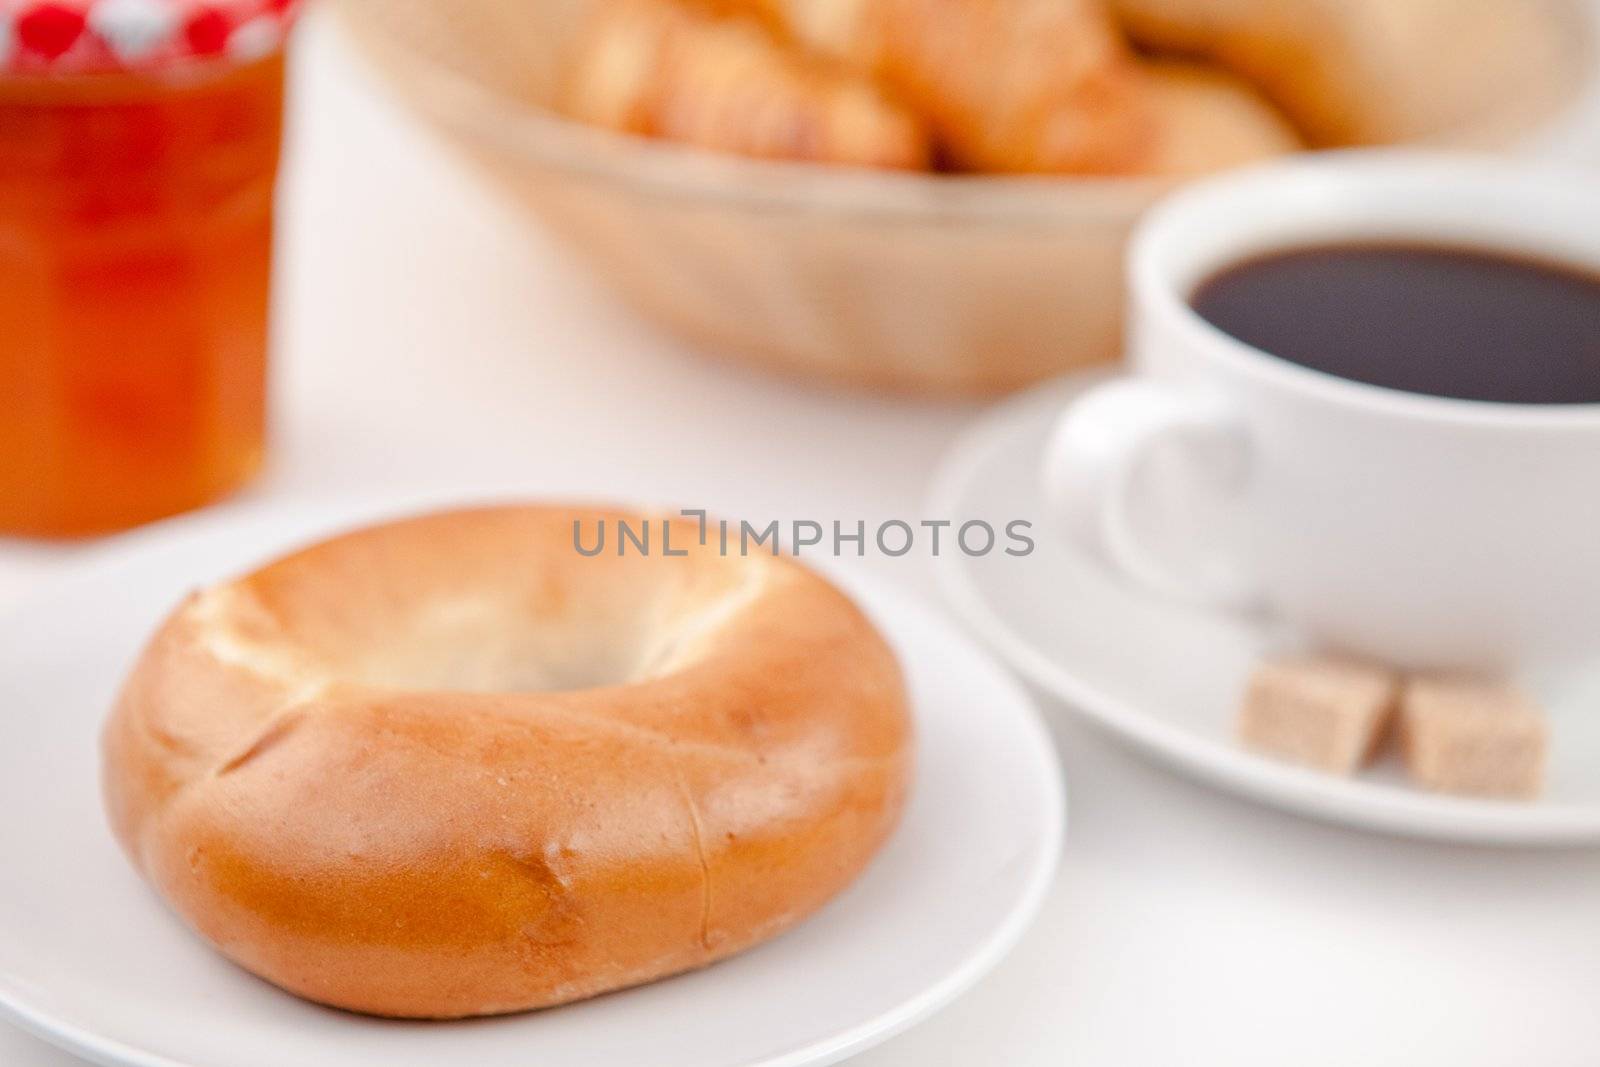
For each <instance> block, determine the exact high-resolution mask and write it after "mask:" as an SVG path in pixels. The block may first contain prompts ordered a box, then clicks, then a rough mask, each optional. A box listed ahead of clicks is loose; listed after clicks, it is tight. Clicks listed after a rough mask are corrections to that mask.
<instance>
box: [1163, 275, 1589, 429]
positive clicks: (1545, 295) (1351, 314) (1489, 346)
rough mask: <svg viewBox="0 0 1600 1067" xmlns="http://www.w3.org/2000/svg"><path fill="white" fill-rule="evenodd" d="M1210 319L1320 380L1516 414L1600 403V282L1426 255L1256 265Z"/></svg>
mask: <svg viewBox="0 0 1600 1067" xmlns="http://www.w3.org/2000/svg"><path fill="white" fill-rule="evenodd" d="M1191 302H1192V303H1193V305H1194V309H1195V310H1196V311H1198V312H1199V313H1200V315H1201V316H1202V317H1204V318H1205V319H1206V321H1208V322H1210V323H1211V324H1212V325H1214V326H1216V327H1218V328H1219V329H1221V330H1223V331H1225V332H1227V333H1230V334H1232V335H1233V336H1234V337H1237V338H1239V339H1240V340H1241V341H1245V342H1247V343H1249V344H1251V345H1254V346H1255V347H1256V348H1259V349H1261V350H1263V351H1265V352H1270V353H1271V354H1273V355H1275V356H1278V357H1279V358H1281V359H1286V360H1290V361H1291V362H1294V363H1299V364H1301V365H1302V366H1306V367H1310V368H1312V369H1313V370H1319V371H1325V372H1327V373H1328V374H1335V375H1338V376H1339V377H1341V378H1351V379H1354V380H1355V381H1358V382H1367V383H1370V384H1372V385H1382V386H1387V387H1388V388H1390V389H1403V390H1405V391H1407V392H1411V393H1427V394H1430V395H1433V396H1448V397H1459V398H1461V399H1465V400H1494V401H1499V402H1501V403H1507V404H1589V403H1597V402H1600V272H1595V271H1587V270H1583V269H1581V268H1578V267H1572V266H1565V265H1562V264H1558V263H1546V262H1543V261H1539V260H1535V259H1524V258H1521V257H1517V256H1511V255H1505V254H1502V253H1499V252H1488V251H1483V250H1479V249H1472V248H1455V247H1449V246H1442V245H1441V246H1435V245H1423V244H1334V245H1323V246H1308V247H1300V248H1295V249H1292V250H1287V251H1282V252H1272V253H1268V254H1266V255H1261V256H1257V257H1255V258H1253V259H1247V260H1244V261H1243V262H1240V263H1236V264H1234V265H1232V266H1230V267H1226V268H1224V269H1223V270H1221V271H1218V272H1217V273H1216V274H1214V275H1212V276H1211V277H1210V278H1208V279H1206V280H1205V281H1204V282H1203V283H1201V285H1200V286H1199V287H1198V288H1197V289H1196V290H1195V293H1194V297H1193V299H1192V301H1191Z"/></svg>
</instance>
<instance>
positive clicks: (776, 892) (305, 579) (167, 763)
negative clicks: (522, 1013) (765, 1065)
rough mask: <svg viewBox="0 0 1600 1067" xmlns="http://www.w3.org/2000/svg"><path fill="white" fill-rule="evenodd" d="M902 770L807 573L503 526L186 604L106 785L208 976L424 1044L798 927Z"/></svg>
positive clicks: (127, 701)
mask: <svg viewBox="0 0 1600 1067" xmlns="http://www.w3.org/2000/svg"><path fill="white" fill-rule="evenodd" d="M619 522H620V523H627V524H628V526H629V529H630V530H631V531H632V532H633V533H634V534H635V535H637V534H638V532H639V531H640V530H642V529H645V524H646V523H647V522H648V528H649V531H650V532H649V534H648V535H647V536H649V537H651V538H652V540H653V544H652V549H653V551H651V552H650V553H649V554H644V553H641V552H639V551H638V550H637V543H636V542H635V541H631V540H630V541H627V542H626V543H625V544H619V541H618V537H619V529H618V523H619ZM575 524H581V525H582V530H581V531H579V530H577V529H575ZM602 525H604V526H605V527H606V528H607V530H606V536H607V538H608V540H607V541H606V543H605V548H604V550H603V551H600V552H599V553H598V554H595V555H592V556H591V555H586V554H584V552H580V551H579V550H578V545H579V544H580V543H581V544H582V545H583V546H584V547H585V548H592V547H593V544H594V541H593V539H594V538H595V537H596V536H597V532H598V531H599V530H600V528H601V527H602ZM580 533H581V536H580ZM619 548H622V549H624V551H623V552H622V553H621V554H619V553H618V550H619ZM666 549H670V554H667V553H666V552H665V551H664V550H666ZM679 553H683V554H682V555H679ZM910 744H911V739H910V720H909V716H908V711H907V703H906V694H905V691H904V687H903V684H902V681H901V676H900V672H899V668H898V666H897V664H896V661H895V658H894V656H893V654H892V653H891V651H890V650H889V648H888V647H887V645H886V644H885V642H884V640H883V638H882V637H881V636H880V635H879V634H878V632H877V631H876V630H875V629H874V627H873V626H872V624H871V623H870V622H869V621H868V620H867V619H866V618H865V617H864V616H863V615H862V614H861V613H860V612H859V611H858V610H857V609H856V608H855V606H854V605H853V604H852V603H851V602H850V601H849V600H848V599H847V598H846V597H845V596H844V595H843V594H842V593H840V592H839V591H838V590H836V589H835V588H834V587H833V586H831V585H830V584H829V583H828V582H826V581H825V580H823V579H822V578H820V577H819V576H817V575H816V574H814V573H812V572H811V571H809V570H808V569H806V568H804V567H802V566H800V565H799V564H797V563H794V562H792V561H791V560H789V559H787V558H783V557H776V556H769V555H751V556H739V555H727V556H724V555H722V554H720V553H719V552H718V550H717V545H716V541H715V539H714V538H713V539H712V540H711V543H710V544H706V545H702V544H701V543H700V541H699V538H698V527H697V524H695V523H692V522H687V521H684V520H682V519H678V520H667V519H663V518H651V517H647V516H636V515H627V514H624V513H619V512H607V511H596V510H589V509H572V508H560V507H505V508H492V509H481V510H470V511H459V512H450V513H442V514H434V515H428V516H423V517H419V518H413V519H408V520H404V521H399V522H394V523H389V524H386V525H382V526H377V527H373V528H370V529H365V530H360V531H357V532H355V533H351V534H347V535H344V536H342V537H338V538H335V539H333V540H331V541H327V542H324V543H322V544H319V545H315V546H313V547H310V548H307V549H304V550H302V551H299V552H296V553H294V554H293V555H290V556H287V557H285V558H283V559H281V560H278V561H277V562H274V563H271V564H268V565H267V566H265V567H263V568H261V569H260V570H257V571H255V572H253V573H251V574H249V575H246V576H244V577H241V578H238V579H236V580H233V581H229V582H225V583H223V584H221V585H218V586H215V587H212V588H209V589H206V590H203V591H201V592H198V593H195V594H193V595H192V596H190V597H189V598H188V599H186V600H185V601H184V602H183V604H182V605H181V606H179V607H178V609H177V610H176V611H175V612H174V613H173V614H172V615H171V616H170V617H169V618H168V619H167V620H166V622H165V623H163V624H162V626H161V628H160V629H159V631H158V632H157V633H156V634H155V636H154V638H153V639H152V640H151V642H150V644H149V646H148V647H147V648H146V650H145V651H144V653H143V655H142V656H141V657H140V659H139V661H138V662H137V664H136V665H135V667H134V668H133V671H132V674H131V675H130V677H129V678H128V680H127V682H126V684H125V687H124V689H123V692H122V695H121V697H120V698H119V700H118V702H117V705H116V707H115V709H114V711H113V713H112V716H111V718H110V721H109V722H108V724H107V726H106V730H105V735H104V746H105V753H104V775H105V783H104V784H105V795H106V803H107V807H108V811H109V814H110V818H111V822H112V826H113V828H114V830H115V832H116V835H117V837H118V839H119V840H120V841H121V843H122V844H123V846H124V848H125V849H126V851H127V853H128V854H129V856H130V857H131V858H132V860H133V862H134V863H135V865H136V866H137V867H138V868H139V870H140V871H141V872H142V873H143V874H144V876H145V877H146V878H147V879H148V880H149V881H150V882H151V884H152V885H154V886H155V888H156V889H157V890H158V891H159V892H160V893H161V894H162V895H163V896H164V897H165V898H166V899H167V901H168V902H169V903H170V904H171V906H172V907H173V908H174V909H175V910H176V911H177V912H178V914H179V915H181V916H182V917H183V918H184V919H185V920H186V921H187V922H188V923H189V924H190V925H191V926H192V927H193V928H194V929H195V930H196V931H197V932H198V933H199V934H200V935H201V936H203V937H204V938H206V939H207V940H208V941H210V942H211V943H212V944H213V945H214V946H215V947H216V948H217V949H218V950H220V951H221V952H222V953H223V954H225V955H226V956H228V957H229V958H230V959H232V960H234V961H235V962H236V963H238V964H240V965H241V966H243V967H245V968H246V969H247V970H250V971H252V972H254V973H255V974H257V975H259V976H261V977H262V978H265V979H267V980H268V981H270V982H273V983H275V984H277V985H279V986H281V987H283V988H284V989H287V990H289V991H290V992H293V993H296V994H298V995H300V996H303V997H306V998H308V999H311V1000H315V1001H318V1002H321V1003H324V1004H329V1005H333V1006H336V1007H341V1008H347V1009H351V1010H355V1011H360V1012H367V1013H372V1014H378V1015H386V1016H402V1017H415V1018H454V1017H461V1016H469V1015H483V1014H493V1013H501V1012H510V1011H518V1010H522V1009H527V1008H534V1007H542V1006H546V1005H552V1004H559V1003H563V1002H566V1001H570V1000H575V999H578V998H581V997H587V996H591V995H594V994H597V993H602V992H606V991H608V990H614V989H619V988H622V987H625V986H629V985H634V984H637V983H640V982H646V981H650V980H652V979H655V978H660V977H663V976H666V975H670V974H674V973H676V972H679V971H683V970H687V969H690V968H694V967H699V966H702V965H704V964H707V963H711V962H713V961H715V960H717V959H721V958H723V957H725V956H728V955H730V954H732V953H734V952H738V951H739V950H741V949H744V948H747V947H749V946H751V945H753V944H755V943H757V942H759V941H762V940H764V939H766V938H769V937H772V936H774V935H775V934H777V933H779V932H781V931H783V930H784V929H786V928H788V927H790V926H792V925H793V924H795V923H797V922H799V921H800V920H802V919H803V918H805V917H806V916H807V915H809V914H810V913H811V912H813V911H814V910H816V909H817V908H818V907H820V906H821V905H822V904H823V903H824V902H825V901H827V900H828V899H829V898H830V897H832V896H833V895H834V894H835V893H837V892H839V890H840V889H842V888H843V887H844V886H845V885H847V884H848V883H849V882H850V881H851V880H852V879H853V878H854V877H855V876H856V875H857V874H858V873H859V872H860V871H861V870H862V868H863V867H864V866H865V865H866V864H867V862H868V861H869V860H870V858H871V857H872V855H873V854H874V853H875V852H876V851H877V849H878V848H879V846H880V845H882V843H883V842H884V840H885V839H886V838H887V836H888V835H889V833H890V831H891V830H892V829H893V827H894V825H895V823H896V821H897V819H898V818H899V814H900V811H901V807H902V805H903V803H904V800H905V796H906V791H907V788H908V784H909V781H910V775H911V749H910Z"/></svg>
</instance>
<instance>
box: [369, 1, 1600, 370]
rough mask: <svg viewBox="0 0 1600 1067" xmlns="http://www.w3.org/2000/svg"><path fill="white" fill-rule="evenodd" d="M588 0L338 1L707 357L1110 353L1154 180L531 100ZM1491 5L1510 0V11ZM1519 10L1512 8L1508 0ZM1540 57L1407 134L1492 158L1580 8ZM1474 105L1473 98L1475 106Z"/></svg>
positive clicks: (1579, 17)
mask: <svg viewBox="0 0 1600 1067" xmlns="http://www.w3.org/2000/svg"><path fill="white" fill-rule="evenodd" d="M592 2H594V0H521V2H518V0H341V10H342V11H343V14H344V16H345V20H346V23H347V25H348V26H349V27H350V28H351V30H352V31H353V33H354V36H355V37H356V39H357V40H358V41H359V42H360V43H361V44H362V45H363V47H364V49H365V50H366V51H367V52H368V54H370V56H371V57H372V58H373V60H374V61H375V63H376V65H377V66H378V68H379V69H380V70H381V71H382V72H383V73H384V74H385V75H386V76H387V77H388V79H389V80H390V81H391V82H392V83H393V84H394V85H395V86H396V88H397V89H399V90H400V92H401V94H402V96H403V97H404V98H405V99H406V100H407V101H409V102H410V104H411V105H412V106H413V107H414V108H415V109H416V110H417V111H418V112H420V113H421V114H422V115H424V116H425V117H426V118H427V119H428V120H430V121H431V122H432V123H433V124H435V125H436V126H438V128H439V129H441V130H442V131H444V132H445V133H446V134H447V135H448V136H449V137H450V138H451V139H452V140H453V141H454V142H455V143H456V144H457V145H459V146H460V147H461V148H462V149H463V150H465V151H466V152H467V153H468V154H469V155H470V156H472V157H473V158H474V159H475V160H476V161H477V162H478V163H479V164H480V165H481V166H482V168H483V170H484V171H485V172H486V173H487V174H489V175H490V176H491V177H492V178H493V179H494V180H495V181H496V182H498V183H499V184H500V185H501V186H502V187H503V188H504V189H505V190H506V191H507V192H508V193H509V194H510V195H511V196H512V197H514V198H515V199H516V200H517V201H518V202H519V203H521V204H523V205H524V206H525V207H526V208H527V212H528V214H529V215H530V216H533V217H536V218H538V219H539V220H540V221H541V222H542V223H543V224H544V226H545V227H546V228H547V229H549V230H550V231H552V232H553V233H554V234H556V235H557V236H558V237H559V238H560V239H561V240H562V241H564V242H565V243H566V244H567V245H569V246H570V247H571V248H572V249H573V251H574V252H575V253H577V254H578V255H579V256H581V257H582V258H583V259H584V260H585V261H587V263H588V264H589V266H590V267H591V268H592V269H593V270H594V272H595V273H596V274H598V275H599V276H600V277H601V278H603V279H605V281H606V282H607V283H608V284H610V285H611V286H612V287H613V288H614V289H615V290H616V291H617V292H618V293H619V294H620V295H621V296H622V297H623V298H624V300H626V301H627V302H628V303H629V304H631V305H633V306H634V307H636V308H638V309H639V310H640V311H641V312H643V313H644V314H646V315H648V316H650V317H652V318H654V319H656V320H658V321H660V322H661V323H662V324H663V325H665V326H667V327H668V328H670V329H671V330H673V331H675V332H676V333H678V334H680V335H682V336H684V337H687V338H689V339H691V340H693V341H694V342H696V343H697V344H699V345H700V346H701V347H703V348H704V349H705V350H707V351H708V352H712V353H717V354H721V355H725V356H727V357H729V358H733V359H737V360H740V361H743V362H746V363H754V364H760V365H763V366H767V367H771V368H773V369H776V370H782V371H787V372H792V373H797V374H803V375H805V376H808V377H810V378H813V379H817V380H821V381H826V382H833V383H840V384H845V385H851V386H860V387H865V388H873V389H885V390H894V391H900V392H908V393H919V394H927V395H947V396H949V395H982V394H996V393H1001V392H1005V391H1008V390H1012V389H1016V388H1019V387H1022V386H1025V385H1028V384H1030V383H1032V382H1035V381H1038V380H1040V379H1043V378H1047V377H1050V376H1052V375H1055V374H1059V373H1061V372H1063V371H1068V370H1071V369H1074V368H1078V367H1083V366H1087V365H1091V364H1096V363H1103V362H1105V361H1108V360H1112V359H1114V358H1116V357H1117V355H1118V353H1119V351H1120V338H1121V320H1122V304H1123V280H1122V253H1123V246H1124V244H1125V242H1126V239H1127V236H1128V233H1129V231H1130V230H1131V228H1132V227H1133V225H1134V223H1135V222H1136V221H1137V220H1138V218H1139V216H1140V214H1141V213H1142V212H1143V211H1144V210H1145V208H1146V207H1148V206H1149V205H1150V204H1151V203H1153V202H1154V201H1155V200H1157V199H1158V198H1159V197H1160V196H1161V195H1162V193H1163V192H1164V191H1165V190H1166V189H1167V188H1169V187H1170V183H1169V182H1167V181H1163V180H1156V179H1149V178H1011V177H984V176H950V175H925V174H903V173H878V172H871V171H861V170H852V169H846V168H830V167H823V166H815V165H809V164H795V163H770V162H758V161H753V160H747V159H741V158H735V157H729V156H720V155H715V154H712V153H707V152H703V151H698V150H695V149H689V148H683V147H679V146H676V145H672V144H667V143H662V142H659V141H649V140H644V139H640V138H635V137H630V136H626V135H619V134H614V133H610V132H607V131H602V130H595V129H590V128H587V127H584V126H580V125H578V124H575V123H572V122H569V121H567V120H565V119H562V118H560V117H559V116H557V115H555V114H553V113H552V112H550V111H549V110H547V109H546V108H545V107H544V106H543V102H545V101H548V100H549V99H550V97H551V94H552V88H553V83H554V80H555V71H556V69H557V67H558V64H559V61H560V56H561V55H562V52H563V50H564V49H565V48H566V47H567V45H568V43H569V41H570V39H571V35H572V33H573V32H574V30H575V28H576V26H577V25H578V23H579V22H580V21H581V19H582V16H583V14H584V12H585V11H586V9H587V8H588V6H589V5H590V4H591V3H592ZM1508 2H1510V0H1508ZM1519 2H1520V0H1519ZM1528 8H1529V14H1530V17H1531V16H1532V15H1533V14H1534V13H1535V12H1539V13H1542V14H1541V16H1540V17H1545V18H1549V19H1550V20H1552V22H1551V27H1550V33H1549V34H1548V35H1532V36H1531V37H1530V38H1529V39H1538V38H1541V37H1544V38H1547V40H1548V46H1547V47H1546V48H1545V49H1544V50H1543V53H1542V54H1540V55H1536V56H1535V55H1530V56H1528V57H1526V60H1525V61H1519V62H1518V63H1517V64H1516V65H1515V66H1514V67H1513V68H1511V69H1516V70H1519V71H1522V72H1525V76H1524V77H1519V78H1518V79H1517V83H1516V84H1515V85H1514V86H1507V85H1505V84H1502V83H1499V82H1495V83H1494V84H1487V85H1486V86H1485V87H1484V91H1483V93H1482V99H1481V100H1475V101H1473V102H1472V103H1473V107H1472V108H1471V111H1472V114H1473V118H1472V121H1471V122H1470V123H1466V124H1463V125H1459V126H1455V127H1452V128H1449V129H1441V130H1438V131H1437V132H1436V133H1435V134H1433V135H1431V136H1429V137H1426V138H1423V139H1420V140H1419V141H1418V142H1417V143H1420V144H1426V145H1430V146H1434V147H1439V146H1457V147H1480V148H1481V147H1488V148H1508V147H1513V146H1515V145H1517V144H1518V143H1519V142H1520V141H1521V140H1523V139H1524V138H1526V137H1527V136H1528V135H1530V134H1531V133H1533V132H1535V131H1538V130H1540V129H1542V128H1544V127H1545V126H1546V125H1547V124H1548V123H1550V122H1551V121H1552V120H1553V119H1554V118H1555V117H1556V116H1558V115H1559V114H1560V113H1561V111H1562V110H1563V108H1564V107H1566V106H1567V105H1569V104H1570V102H1571V101H1573V100H1574V99H1575V98H1576V97H1577V95H1578V93H1579V90H1580V89H1581V87H1582V86H1583V85H1584V84H1585V82H1586V80H1587V78H1588V76H1589V70H1590V68H1589V61H1590V57H1591V44H1592V41H1593V39H1594V36H1595V34H1594V25H1593V20H1592V18H1591V17H1590V14H1589V9H1588V7H1587V5H1586V4H1585V3H1584V2H1583V0H1540V2H1539V3H1537V4H1535V3H1530V4H1529V5H1528ZM1480 105H1481V106H1480Z"/></svg>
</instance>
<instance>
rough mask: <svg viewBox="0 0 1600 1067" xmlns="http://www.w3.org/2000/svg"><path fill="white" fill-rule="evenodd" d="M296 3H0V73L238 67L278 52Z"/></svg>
mask: <svg viewBox="0 0 1600 1067" xmlns="http://www.w3.org/2000/svg"><path fill="white" fill-rule="evenodd" d="M298 7H299V0H0V73H6V74H35V73H38V74H49V73H94V72H104V71H116V70H154V69H158V68H161V67H167V66H172V65H174V64H178V63H185V62H193V61H197V60H217V59H222V60H232V61H235V62H244V61H247V60H250V59H256V58H259V57H261V56H264V55H267V54H268V53H270V52H273V51H275V50H276V49H278V48H280V47H282V45H283V39H284V35H285V34H286V33H287V32H288V29H289V24H290V22H292V21H293V19H294V16H295V13H296V9H297V8H298Z"/></svg>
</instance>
